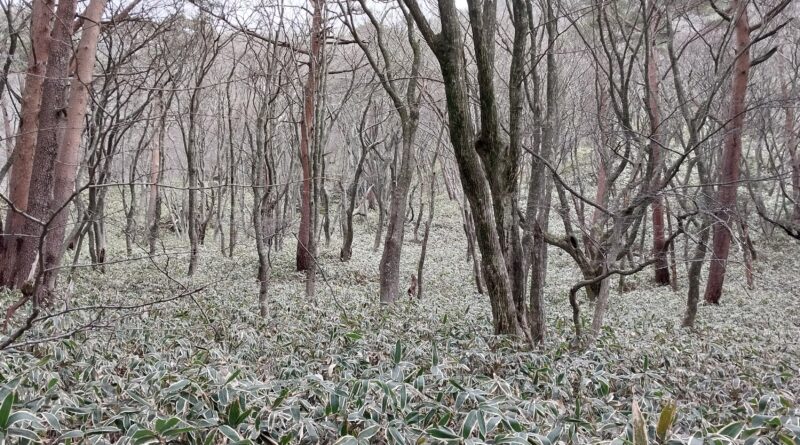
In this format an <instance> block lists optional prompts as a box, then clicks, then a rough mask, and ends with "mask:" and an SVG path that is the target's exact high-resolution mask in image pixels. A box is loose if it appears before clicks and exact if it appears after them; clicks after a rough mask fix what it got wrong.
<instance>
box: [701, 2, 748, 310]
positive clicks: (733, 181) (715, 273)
mask: <svg viewBox="0 0 800 445" xmlns="http://www.w3.org/2000/svg"><path fill="white" fill-rule="evenodd" d="M747 4H748V2H746V1H742V0H736V1H734V2H733V6H734V7H733V8H732V9H733V11H734V12H735V14H736V19H735V20H736V25H735V40H736V46H735V48H736V54H737V56H736V61H735V62H734V66H733V78H732V80H731V103H730V110H729V112H728V119H729V122H728V124H727V125H726V132H725V145H724V148H723V152H722V161H721V162H722V165H721V172H720V186H719V189H718V191H717V206H718V208H717V210H716V212H715V217H716V221H715V222H714V226H713V228H714V241H713V246H712V253H711V264H710V266H709V270H708V281H707V283H706V291H705V295H704V298H705V300H706V301H707V302H709V303H712V304H719V300H720V297H721V296H722V284H723V282H724V280H725V269H726V266H727V262H728V253H729V251H730V247H731V229H732V223H733V221H734V219H735V213H736V209H735V207H736V193H737V190H738V188H739V182H738V181H739V168H740V167H739V162H740V161H741V158H742V128H743V127H744V116H745V98H746V96H747V78H748V74H749V72H750V28H749V26H750V25H749V24H748V20H747Z"/></svg>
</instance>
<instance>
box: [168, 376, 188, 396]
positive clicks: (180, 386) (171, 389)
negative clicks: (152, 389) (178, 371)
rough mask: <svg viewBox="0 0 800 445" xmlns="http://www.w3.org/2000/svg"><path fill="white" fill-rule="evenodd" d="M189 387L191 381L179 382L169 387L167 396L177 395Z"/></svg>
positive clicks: (182, 380)
mask: <svg viewBox="0 0 800 445" xmlns="http://www.w3.org/2000/svg"><path fill="white" fill-rule="evenodd" d="M188 385H189V381H188V380H186V379H181V380H178V381H177V382H175V383H173V384H172V385H169V388H167V391H166V393H167V394H172V393H176V392H178V391H180V390H182V389H183V388H186V386H188Z"/></svg>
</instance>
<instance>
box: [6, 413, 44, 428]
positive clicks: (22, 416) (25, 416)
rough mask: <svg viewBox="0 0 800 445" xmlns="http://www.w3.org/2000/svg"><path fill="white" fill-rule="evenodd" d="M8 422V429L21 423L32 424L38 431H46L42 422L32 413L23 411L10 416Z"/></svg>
mask: <svg viewBox="0 0 800 445" xmlns="http://www.w3.org/2000/svg"><path fill="white" fill-rule="evenodd" d="M6 422H7V423H6V425H7V426H8V427H11V425H14V424H15V423H19V422H30V423H31V427H33V428H34V429H37V430H43V429H45V427H44V425H42V422H40V421H39V418H37V417H36V416H35V415H34V414H33V413H32V412H30V411H24V410H23V411H17V412H15V413H12V414H11V415H10V416H8V420H7V421H6Z"/></svg>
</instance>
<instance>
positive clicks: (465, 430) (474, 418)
mask: <svg viewBox="0 0 800 445" xmlns="http://www.w3.org/2000/svg"><path fill="white" fill-rule="evenodd" d="M478 414H479V413H478V410H472V411H470V412H469V414H467V417H466V418H465V419H464V423H463V424H461V437H462V438H464V439H466V438H468V437H470V436H471V435H472V431H473V430H475V426H476V425H477V424H478Z"/></svg>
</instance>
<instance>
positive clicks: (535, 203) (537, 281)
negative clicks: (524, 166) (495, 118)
mask: <svg viewBox="0 0 800 445" xmlns="http://www.w3.org/2000/svg"><path fill="white" fill-rule="evenodd" d="M545 14H546V17H547V22H546V24H545V28H546V31H547V56H546V63H547V78H546V80H547V85H546V92H545V100H546V107H547V114H546V117H545V119H544V122H543V125H542V137H541V144H540V145H539V153H538V154H539V156H540V157H541V158H539V157H536V156H534V158H533V159H532V161H531V177H530V184H529V187H528V202H527V209H526V211H527V216H526V219H527V225H526V232H527V233H526V237H527V238H528V240H529V242H530V245H529V247H528V249H529V257H530V275H531V284H530V296H529V301H530V312H529V314H530V315H529V317H530V328H531V338H532V339H533V341H534V343H542V342H543V341H544V336H545V331H546V325H545V307H544V286H545V278H546V276H547V243H546V242H545V239H544V233H543V231H546V230H547V228H548V221H549V217H550V198H551V190H552V189H551V187H549V186H548V180H547V178H548V175H547V173H546V170H545V169H546V165H545V161H547V162H549V160H550V158H551V154H552V152H553V150H554V149H555V148H556V145H557V144H558V120H559V107H558V105H559V103H558V66H557V64H556V57H555V51H556V48H555V44H556V39H557V38H558V29H557V19H556V17H555V14H554V11H553V5H552V2H551V1H547V2H546V3H545ZM531 25H532V24H531V23H529V24H528V26H531ZM531 38H532V39H533V37H531ZM533 76H534V78H533V81H534V82H535V86H534V88H535V90H536V91H535V94H534V95H535V96H537V98H538V95H539V93H538V91H539V85H538V82H539V78H538V75H537V74H536V73H534V74H533ZM534 112H535V113H534V114H538V116H534V118H535V119H541V118H542V116H541V114H542V113H541V111H540V108H539V107H538V104H537V107H536V109H535V110H534Z"/></svg>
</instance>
